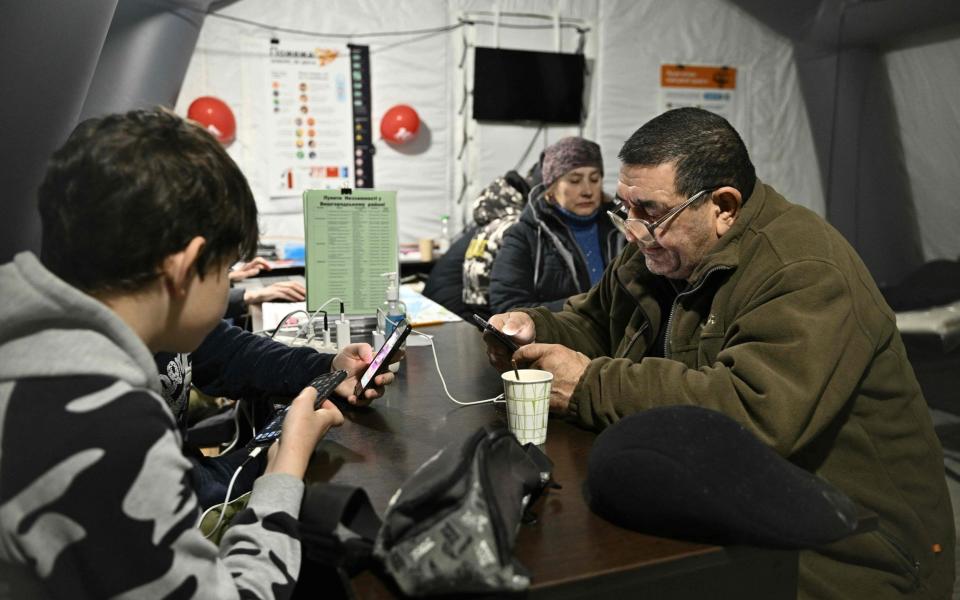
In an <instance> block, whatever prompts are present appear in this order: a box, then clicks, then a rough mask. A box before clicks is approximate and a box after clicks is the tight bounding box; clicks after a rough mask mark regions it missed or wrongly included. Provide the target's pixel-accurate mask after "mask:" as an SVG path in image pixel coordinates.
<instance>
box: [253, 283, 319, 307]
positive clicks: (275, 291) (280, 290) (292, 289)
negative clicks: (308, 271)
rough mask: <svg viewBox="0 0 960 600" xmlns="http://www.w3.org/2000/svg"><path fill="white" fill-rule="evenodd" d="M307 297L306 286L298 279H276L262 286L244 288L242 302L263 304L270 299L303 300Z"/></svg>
mask: <svg viewBox="0 0 960 600" xmlns="http://www.w3.org/2000/svg"><path fill="white" fill-rule="evenodd" d="M306 297H307V288H305V287H303V284H302V283H300V282H298V281H278V282H277V283H273V284H271V285H268V286H267V287H262V288H251V289H248V290H244V292H243V302H244V304H246V305H247V306H250V305H251V304H263V303H264V302H270V301H272V300H280V301H282V302H303V299H304V298H306Z"/></svg>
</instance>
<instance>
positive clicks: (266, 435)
mask: <svg viewBox="0 0 960 600" xmlns="http://www.w3.org/2000/svg"><path fill="white" fill-rule="evenodd" d="M346 378H347V372H346V371H342V370H341V371H334V372H333V373H324V374H323V375H321V376H319V377H317V378H316V379H314V380H313V381H311V382H310V384H309V385H310V387H312V388H314V389H315V390H317V402H316V403H315V404H314V406H313V408H314V409H318V408H320V405H321V404H323V401H324V399H326V398H328V397H329V396H330V394H332V393H333V390H334V388H336V387H337V386H338V385H340V382H341V381H343V380H344V379H346ZM288 410H290V405H289V404H288V405H286V406H284V407H283V408H281V409H280V410H278V411H277V412H276V414H274V415H273V418H272V419H270V422H269V423H267V424H266V425H264V426H263V429H261V430H260V431H259V433H257V435H256V436H255V437H254V438H253V439H252V440H250V443H249V444H247V447H248V448H254V447H256V446H266V445H267V444H270V443H271V442H273V440H275V439H277V438H278V437H280V431H281V430H282V429H283V419H284V417H286V416H287V411H288Z"/></svg>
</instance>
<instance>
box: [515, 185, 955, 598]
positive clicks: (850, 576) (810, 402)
mask: <svg viewBox="0 0 960 600" xmlns="http://www.w3.org/2000/svg"><path fill="white" fill-rule="evenodd" d="M671 290H672V288H671V283H670V282H669V281H668V280H667V279H665V278H663V277H660V276H656V275H653V274H651V273H650V272H649V271H648V270H647V268H646V266H645V263H644V258H643V255H642V254H641V253H640V252H639V250H638V249H637V247H636V246H631V247H629V248H628V249H626V250H624V252H623V253H622V254H621V255H620V257H619V258H618V259H617V260H616V262H614V263H613V264H611V265H610V267H609V268H608V269H607V270H606V272H605V273H604V276H603V279H602V280H601V281H600V282H599V283H598V284H597V285H596V286H595V287H594V288H593V289H591V290H590V291H589V292H587V293H585V294H580V295H578V296H574V297H572V298H570V299H569V300H568V302H567V303H566V305H565V306H564V308H563V310H562V311H560V312H556V313H551V312H549V311H547V310H545V309H543V308H539V309H524V310H525V312H528V313H529V314H530V315H531V316H532V317H533V320H534V323H535V326H536V341H537V342H547V343H559V344H563V345H565V346H568V347H570V348H572V349H574V350H578V351H580V352H582V353H583V354H585V355H587V356H588V357H589V358H590V359H591V361H590V364H589V365H588V366H587V369H586V371H585V372H584V373H583V376H582V378H581V379H580V382H579V383H578V385H577V387H576V389H575V390H574V392H573V396H572V398H571V401H570V414H571V415H572V416H573V417H575V418H576V419H577V420H579V421H580V422H581V423H583V424H584V425H586V426H588V427H592V428H596V429H600V428H603V427H605V426H607V425H610V424H612V423H614V422H616V421H618V420H619V419H621V418H623V417H625V416H627V415H629V414H632V413H636V412H638V411H642V410H644V409H647V408H651V407H654V406H665V405H676V404H696V405H699V406H703V407H706V408H710V409H714V410H717V411H720V412H722V413H724V414H726V415H728V416H730V417H732V418H733V419H735V420H736V421H738V422H740V423H741V424H743V425H744V426H745V427H747V428H748V429H749V430H750V431H752V432H753V433H754V434H755V435H756V436H757V437H758V438H759V439H761V440H762V441H764V442H765V443H766V444H768V445H769V446H771V447H772V448H774V449H775V450H776V451H777V452H778V453H780V454H781V455H782V456H785V457H787V458H788V459H789V460H791V461H792V462H794V463H795V464H797V465H799V466H801V467H803V468H805V469H807V470H809V471H811V472H813V473H816V474H817V475H818V476H820V477H822V478H824V479H826V480H828V481H829V482H830V483H832V484H833V485H835V486H836V487H838V488H840V489H841V490H843V491H844V492H846V493H847V494H848V495H849V496H850V497H851V498H852V499H853V500H854V501H855V502H857V503H858V504H860V505H862V506H864V507H866V508H867V509H869V510H871V511H873V512H875V513H876V514H877V515H878V516H879V529H878V530H877V531H873V532H870V533H866V534H861V535H856V536H851V537H849V538H847V539H845V540H841V541H840V542H837V543H834V544H831V545H829V546H826V547H823V548H818V549H816V550H810V551H803V552H801V554H800V589H799V597H801V598H811V599H813V598H816V599H817V600H824V599H832V598H837V599H841V598H843V599H848V598H870V599H871V600H878V599H880V598H894V597H896V598H948V597H949V596H950V590H951V588H952V584H953V577H954V523H953V512H952V507H951V503H950V498H949V495H948V492H947V487H946V481H945V477H944V468H943V455H942V449H941V447H940V443H939V441H938V440H937V437H936V434H935V433H934V430H933V425H932V423H931V421H930V415H929V411H928V409H927V405H926V402H925V401H924V398H923V395H922V393H921V391H920V388H919V386H918V384H917V380H916V378H915V377H914V374H913V370H912V368H911V366H910V363H909V362H908V361H907V357H906V354H905V351H904V347H903V343H902V341H901V339H900V335H899V333H898V332H897V329H896V320H895V317H894V314H893V312H892V311H891V310H890V308H889V307H888V306H887V304H886V303H885V302H884V300H883V298H882V297H881V295H880V293H879V292H878V290H877V287H876V284H875V283H874V282H873V279H872V278H871V276H870V274H869V272H868V271H867V269H866V267H865V266H864V265H863V263H862V262H861V261H860V259H859V257H858V256H857V254H856V252H855V251H854V250H853V249H852V248H851V247H850V245H849V244H848V243H847V242H846V241H845V240H844V238H843V237H842V236H841V235H840V234H839V233H838V232H837V231H836V230H835V229H833V227H831V226H830V225H829V224H827V223H826V222H825V221H824V220H823V219H821V218H820V217H818V216H817V215H816V214H814V213H813V212H811V211H809V210H807V209H805V208H803V207H800V206H797V205H794V204H790V203H789V202H787V201H786V200H784V198H783V197H782V196H780V195H779V194H778V193H777V192H776V191H774V190H773V188H771V187H769V186H767V185H764V184H763V183H761V182H759V181H758V182H757V185H756V187H755V188H754V192H753V193H752V194H751V196H750V198H749V199H748V200H747V202H745V203H744V205H743V206H742V208H741V210H740V214H739V215H738V218H737V220H736V222H735V223H734V225H733V227H732V228H731V229H730V230H729V231H728V232H727V233H726V234H725V235H724V236H723V237H722V238H720V240H718V242H717V244H716V246H715V247H714V248H713V249H712V250H711V251H710V252H709V253H708V255H707V256H706V257H705V258H704V260H703V261H702V263H701V264H700V265H699V266H698V267H697V268H696V270H695V271H694V272H693V274H692V276H691V277H690V280H689V284H687V285H686V286H682V291H681V293H680V294H679V295H678V297H677V299H676V300H675V301H674V302H673V308H672V314H661V310H660V307H659V306H660V305H659V303H658V301H657V299H656V298H657V297H658V296H660V295H661V294H664V293H672V292H671ZM661 327H666V328H667V334H666V339H667V340H668V341H667V347H666V348H665V349H662V351H661V352H659V353H656V354H661V353H662V355H663V356H665V357H666V358H654V357H647V358H644V357H645V356H647V354H649V353H650V345H651V344H652V343H653V341H654V340H655V339H656V337H657V335H656V334H657V332H658V331H659V330H660V328H661ZM791 508H793V507H791ZM638 509H642V507H638ZM801 509H802V508H801Z"/></svg>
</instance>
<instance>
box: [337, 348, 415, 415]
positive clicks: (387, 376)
mask: <svg viewBox="0 0 960 600" xmlns="http://www.w3.org/2000/svg"><path fill="white" fill-rule="evenodd" d="M401 358H403V353H402V352H398V353H397V354H394V356H393V359H394V362H397V361H398V360H400V359H401ZM372 360H373V349H372V348H371V347H370V344H350V345H349V346H347V347H346V348H344V349H343V350H341V351H340V352H339V353H338V354H337V355H336V356H335V357H334V358H333V369H334V370H337V369H343V370H344V371H346V372H347V378H346V379H344V380H343V381H342V382H340V385H338V386H337V389H336V392H337V395H339V396H342V397H343V398H346V400H347V402H349V403H350V404H355V405H357V406H366V405H368V404H370V403H371V402H372V401H373V400H375V399H377V398H379V397H380V396H382V395H383V388H384V386H387V385H390V384H391V383H393V380H394V375H393V373H391V372H390V371H386V370H385V371H384V372H383V373H380V374H379V375H377V376H376V377H374V378H373V385H372V386H370V388H369V389H367V390H365V391H364V392H363V397H362V398H357V396H356V395H354V393H353V392H354V390H355V389H356V387H357V381H358V380H359V379H360V376H361V375H363V372H364V371H366V370H367V365H369V364H370V361H372ZM385 367H386V366H384V368H385Z"/></svg>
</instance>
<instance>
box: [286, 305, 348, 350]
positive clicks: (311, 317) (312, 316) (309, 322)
mask: <svg viewBox="0 0 960 600" xmlns="http://www.w3.org/2000/svg"><path fill="white" fill-rule="evenodd" d="M334 300H336V301H337V302H343V300H341V299H340V298H337V297H336V296H334V297H333V298H329V299H327V301H326V302H324V303H323V304H321V305H320V307H319V308H317V310H315V311H313V314H310V313H305V314H306V315H307V322H306V323H305V324H303V325H301V326H300V328H299V329H297V335H295V336H293V339H292V340H290V345H293V343H294V342H295V341H297V339H298V338H299V337H300V334H302V333H303V332H304V331H306V332H308V335H307V343H309V342H310V340H312V339H313V338H314V337H315V334H314V333H313V322H314V321H315V320H316V318H317V316H318V315H319V314H320V313H321V312H323V309H324V308H325V307H326V306H327V305H328V304H330V303H331V302H333V301H334Z"/></svg>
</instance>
